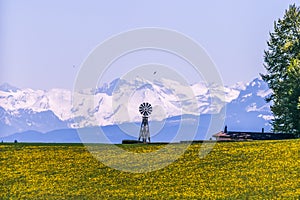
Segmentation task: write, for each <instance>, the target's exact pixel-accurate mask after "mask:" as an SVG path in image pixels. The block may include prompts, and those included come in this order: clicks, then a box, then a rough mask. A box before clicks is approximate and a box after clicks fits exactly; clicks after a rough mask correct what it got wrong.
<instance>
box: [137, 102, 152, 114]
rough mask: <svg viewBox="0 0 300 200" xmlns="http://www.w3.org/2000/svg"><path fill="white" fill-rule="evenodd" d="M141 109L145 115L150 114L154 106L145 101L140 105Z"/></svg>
mask: <svg viewBox="0 0 300 200" xmlns="http://www.w3.org/2000/svg"><path fill="white" fill-rule="evenodd" d="M139 111H140V113H141V114H142V115H143V116H149V115H150V114H151V112H152V106H151V104H150V103H148V102H146V103H145V102H144V103H142V104H141V105H140V107H139Z"/></svg>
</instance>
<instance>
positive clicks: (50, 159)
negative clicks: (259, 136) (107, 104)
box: [0, 140, 300, 199]
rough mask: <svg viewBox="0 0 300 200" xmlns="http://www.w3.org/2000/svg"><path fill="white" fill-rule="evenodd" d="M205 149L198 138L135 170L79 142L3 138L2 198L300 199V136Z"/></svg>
mask: <svg viewBox="0 0 300 200" xmlns="http://www.w3.org/2000/svg"><path fill="white" fill-rule="evenodd" d="M172 145H181V144H172ZM120 146H121V147H122V148H123V149H127V150H129V151H134V152H144V151H155V150H156V149H159V148H162V147H163V145H143V144H136V145H120ZM200 147H201V144H192V145H191V146H190V147H189V148H188V149H187V151H186V152H185V153H184V155H182V156H181V157H180V158H179V159H178V160H176V161H175V162H173V163H172V164H170V165H168V166H167V167H165V168H163V169H160V170H157V171H153V172H148V173H129V172H123V171H118V170H115V169H112V168H109V167H107V166H105V165H104V164H102V163H101V162H99V161H98V160H97V159H95V158H94V157H93V156H92V155H91V154H90V153H89V151H87V149H86V147H85V146H83V145H80V144H20V143H19V144H5V143H3V144H0V191H1V192H0V199H126V198H127V199H128V198H129V199H282V198H286V199H299V197H300V185H299V183H300V176H299V174H300V160H299V152H300V140H280V141H253V142H229V143H217V144H216V145H215V146H214V148H213V150H212V151H211V152H210V153H209V154H208V155H207V156H205V157H204V158H200V157H199V149H200Z"/></svg>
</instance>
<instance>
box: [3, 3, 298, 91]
mask: <svg viewBox="0 0 300 200" xmlns="http://www.w3.org/2000/svg"><path fill="white" fill-rule="evenodd" d="M296 2H298V1H296V0H294V1H292V0H277V1H274V0H247V1H246V0H245V1H242V0H226V1H224V0H218V1H217V0H209V1H208V0H207V1H200V0H195V1H175V0H169V1H168V0H165V1H161V0H157V1H155V0H151V1H141V0H136V1H133V0H127V1H125V0H124V1H122V0H120V1H116V0H110V1H73V0H63V1H61V0H44V1H41V0H26V1H22V0H0V70H1V71H0V72H1V73H0V84H1V83H3V82H8V83H10V84H12V85H15V86H17V87H21V88H23V87H31V88H35V89H38V88H39V89H50V88H54V87H55V88H57V87H58V88H68V89H71V88H72V87H73V84H74V81H75V77H76V75H77V73H78V70H79V67H80V65H81V64H82V62H83V61H84V60H85V58H86V57H87V56H88V55H89V53H90V52H91V51H92V50H93V49H94V48H95V47H96V46H97V45H98V44H100V43H101V42H103V41H104V40H105V39H107V38H108V37H111V36H112V35H115V34H118V33H120V32H124V31H127V30H131V29H135V28H142V27H161V28H167V29H172V30H176V31H179V32H181V33H183V34H185V35H187V36H189V37H191V38H193V39H194V40H195V41H196V42H198V43H199V44H200V45H201V46H202V47H203V48H204V49H205V50H206V51H207V53H208V54H209V55H210V57H211V59H212V60H213V61H214V62H215V64H216V66H217V68H218V70H219V72H220V73H221V76H222V78H223V81H224V83H225V84H226V85H231V84H234V83H236V82H238V81H244V82H247V81H250V80H252V79H253V78H255V77H258V74H259V73H261V72H264V68H263V50H264V49H266V41H267V40H268V38H269V32H270V31H272V30H273V23H274V21H275V20H277V19H278V18H281V17H282V16H283V15H284V11H285V9H287V8H288V5H289V4H293V3H296ZM298 6H299V3H298ZM73 66H75V67H73ZM117 76H120V74H118V70H115V71H110V74H109V76H108V77H109V78H111V79H113V78H115V77H117ZM109 78H108V79H107V80H109Z"/></svg>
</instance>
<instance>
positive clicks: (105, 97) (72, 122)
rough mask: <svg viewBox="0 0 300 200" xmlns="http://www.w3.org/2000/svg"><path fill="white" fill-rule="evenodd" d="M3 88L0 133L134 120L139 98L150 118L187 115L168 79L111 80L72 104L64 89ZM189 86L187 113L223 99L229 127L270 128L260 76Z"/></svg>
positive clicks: (211, 109)
mask: <svg viewBox="0 0 300 200" xmlns="http://www.w3.org/2000/svg"><path fill="white" fill-rule="evenodd" d="M10 87H11V88H16V87H13V86H10ZM7 88H8V87H6V88H5V87H1V86H0V126H1V130H0V137H5V136H8V135H12V134H14V133H16V132H24V131H28V130H35V131H39V132H44V133H46V132H49V131H53V130H56V129H65V128H67V129H68V128H72V129H73V128H83V127H93V126H102V127H105V126H108V125H117V124H124V123H139V121H140V115H139V113H138V111H137V109H136V106H137V105H139V103H140V102H143V101H149V102H151V103H152V105H153V107H154V109H153V110H154V112H153V115H152V116H151V118H152V120H153V121H163V120H165V121H168V120H167V119H169V118H171V117H174V116H180V115H182V114H188V112H187V113H182V110H180V106H188V105H189V104H190V103H191V100H190V99H187V98H186V97H187V96H186V93H184V90H185V89H186V88H185V87H183V86H182V85H180V84H178V83H176V82H174V81H169V80H158V81H154V82H150V83H149V81H143V80H142V79H139V80H134V81H132V82H128V81H126V80H121V79H115V80H113V81H112V82H111V83H109V84H106V85H105V84H104V85H103V86H102V87H99V88H96V89H90V90H86V91H85V92H83V93H80V94H79V95H80V100H81V101H80V102H79V103H78V104H77V105H74V104H73V105H72V103H71V102H72V93H71V91H69V90H66V89H51V90H48V91H47V90H32V89H30V88H27V89H18V88H16V89H7ZM189 89H190V90H192V91H193V93H194V98H195V100H196V102H197V105H196V106H195V107H194V108H193V109H191V111H189V113H191V114H194V115H199V114H200V115H211V114H216V113H219V112H220V111H221V110H222V109H224V108H223V106H222V105H225V104H226V108H227V114H226V119H225V123H226V124H228V125H229V126H230V127H232V128H234V129H236V128H239V129H247V130H252V129H255V130H257V129H258V128H257V126H259V129H261V128H265V129H266V130H269V129H270V124H269V122H270V119H272V114H271V111H270V108H269V104H267V103H266V102H265V101H264V98H265V97H266V96H267V95H269V94H270V92H271V91H270V90H269V88H268V87H267V85H266V83H265V82H263V81H262V80H261V79H260V78H256V79H254V80H253V81H250V82H249V83H246V84H245V83H244V84H242V83H237V84H235V85H234V86H229V87H228V86H227V87H224V86H218V85H213V84H205V83H203V82H199V83H195V84H193V85H191V86H190V87H189ZM223 89H224V90H223ZM222 90H223V91H224V93H223V92H222ZM131 91H133V92H132V94H131V96H130V98H129V99H128V101H127V102H125V103H122V102H118V98H121V100H122V98H124V96H125V95H127V93H129V92H131ZM211 91H213V92H214V93H211ZM212 94H213V95H212ZM90 95H92V97H93V100H94V103H92V104H91V103H88V100H89V99H90V97H91V96H90ZM212 101H214V102H220V105H219V104H218V105H216V106H212V105H211V102H212ZM113 104H116V105H113ZM114 106H115V107H114ZM82 108H83V109H82ZM188 108H190V107H188ZM123 113H126V115H124V114H123ZM249 122H250V123H249ZM249 124H250V125H249ZM251 124H252V125H251Z"/></svg>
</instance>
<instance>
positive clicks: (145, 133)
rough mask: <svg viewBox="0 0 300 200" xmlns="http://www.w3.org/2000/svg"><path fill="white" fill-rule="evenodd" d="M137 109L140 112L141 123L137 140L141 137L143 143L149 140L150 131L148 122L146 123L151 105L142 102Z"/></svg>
mask: <svg viewBox="0 0 300 200" xmlns="http://www.w3.org/2000/svg"><path fill="white" fill-rule="evenodd" d="M139 111H140V113H141V114H142V116H143V118H142V124H141V129H140V135H139V140H140V139H141V138H142V140H143V143H146V142H147V139H148V141H149V142H150V132H149V124H148V117H149V115H150V114H151V112H152V106H151V104H150V103H147V102H146V103H142V104H141V105H140V107H139Z"/></svg>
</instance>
